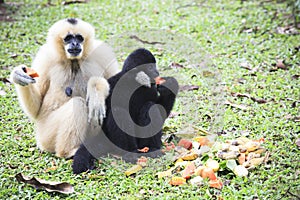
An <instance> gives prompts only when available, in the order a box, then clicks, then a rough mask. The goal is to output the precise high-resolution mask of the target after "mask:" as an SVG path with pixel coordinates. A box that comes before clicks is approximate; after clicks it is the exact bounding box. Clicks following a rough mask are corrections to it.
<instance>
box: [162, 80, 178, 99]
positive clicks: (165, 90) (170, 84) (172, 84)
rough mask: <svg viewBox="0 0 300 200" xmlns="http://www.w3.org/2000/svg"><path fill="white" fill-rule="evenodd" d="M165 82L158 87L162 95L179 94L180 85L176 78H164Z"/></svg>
mask: <svg viewBox="0 0 300 200" xmlns="http://www.w3.org/2000/svg"><path fill="white" fill-rule="evenodd" d="M162 78H163V79H164V80H165V82H163V83H162V84H161V85H158V86H157V90H158V92H159V93H160V94H161V95H165V94H169V93H174V94H175V95H176V94H177V93H178V90H179V85H178V82H177V80H176V79H175V78H173V77H162Z"/></svg>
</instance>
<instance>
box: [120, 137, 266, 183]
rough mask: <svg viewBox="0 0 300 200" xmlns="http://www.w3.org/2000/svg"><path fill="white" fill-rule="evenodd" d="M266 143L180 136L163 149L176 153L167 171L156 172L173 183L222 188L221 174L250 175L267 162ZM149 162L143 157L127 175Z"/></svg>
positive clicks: (242, 138)
mask: <svg viewBox="0 0 300 200" xmlns="http://www.w3.org/2000/svg"><path fill="white" fill-rule="evenodd" d="M263 142H264V139H258V140H250V139H248V138H246V137H240V138H236V139H234V140H228V141H225V142H218V141H216V142H211V141H210V140H209V139H208V137H205V136H201V137H196V138H193V139H191V140H187V139H181V140H179V142H178V143H176V145H175V144H174V143H173V142H171V143H165V148H164V151H169V152H170V151H171V152H173V153H174V157H173V158H174V159H173V161H172V163H170V165H169V166H167V170H166V171H162V172H158V173H157V177H158V178H164V179H166V180H167V181H168V182H169V183H170V184H171V185H174V186H177V185H182V184H195V185H202V184H209V186H210V187H214V188H218V189H222V187H223V181H222V177H221V176H220V174H224V173H225V174H226V173H233V174H234V175H236V176H241V177H242V176H247V175H248V174H249V170H251V169H254V168H255V167H256V166H258V165H260V164H262V163H266V162H267V160H268V156H269V154H268V152H266V149H265V148H264V147H263ZM146 162H147V159H146V158H145V157H141V158H140V159H139V160H138V162H137V164H136V165H134V166H132V167H131V168H130V169H128V170H127V171H126V172H125V174H126V175H128V176H129V175H131V174H134V173H136V172H137V171H139V170H141V169H142V167H143V166H146V165H147V164H146Z"/></svg>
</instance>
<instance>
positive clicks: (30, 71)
mask: <svg viewBox="0 0 300 200" xmlns="http://www.w3.org/2000/svg"><path fill="white" fill-rule="evenodd" d="M26 74H28V75H29V76H30V77H31V78H36V77H39V74H38V73H37V72H36V71H35V70H34V69H32V68H29V67H26Z"/></svg>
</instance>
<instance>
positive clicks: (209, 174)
mask: <svg viewBox="0 0 300 200" xmlns="http://www.w3.org/2000/svg"><path fill="white" fill-rule="evenodd" d="M201 177H202V178H209V179H210V180H216V179H217V176H216V175H215V173H214V170H213V169H212V168H210V167H206V168H204V169H203V170H202V173H201Z"/></svg>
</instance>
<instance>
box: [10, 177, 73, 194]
mask: <svg viewBox="0 0 300 200" xmlns="http://www.w3.org/2000/svg"><path fill="white" fill-rule="evenodd" d="M15 177H16V179H17V181H18V182H23V183H26V184H29V185H31V186H33V187H35V188H36V189H42V190H46V191H47V192H58V193H62V194H71V193H74V192H75V190H74V188H73V186H72V185H71V184H69V183H66V182H52V181H46V180H42V179H38V178H35V177H32V178H31V179H30V178H28V177H26V176H24V175H23V174H21V173H18V174H17V175H16V176H15Z"/></svg>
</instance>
